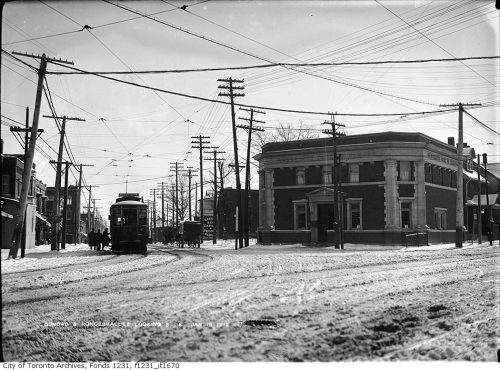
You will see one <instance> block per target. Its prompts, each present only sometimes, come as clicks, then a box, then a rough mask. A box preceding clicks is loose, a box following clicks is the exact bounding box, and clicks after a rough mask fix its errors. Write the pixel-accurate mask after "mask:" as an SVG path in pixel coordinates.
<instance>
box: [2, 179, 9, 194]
mask: <svg viewBox="0 0 500 370" xmlns="http://www.w3.org/2000/svg"><path fill="white" fill-rule="evenodd" d="M9 194H10V176H9V175H8V174H3V175H2V195H9Z"/></svg>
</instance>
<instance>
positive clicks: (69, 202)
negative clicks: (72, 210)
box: [67, 195, 72, 206]
mask: <svg viewBox="0 0 500 370" xmlns="http://www.w3.org/2000/svg"><path fill="white" fill-rule="evenodd" d="M71 199H72V197H71V195H68V203H67V205H68V206H70V205H71Z"/></svg>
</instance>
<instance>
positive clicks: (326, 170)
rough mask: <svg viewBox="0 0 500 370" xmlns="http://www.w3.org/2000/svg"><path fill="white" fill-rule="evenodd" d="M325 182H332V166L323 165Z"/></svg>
mask: <svg viewBox="0 0 500 370" xmlns="http://www.w3.org/2000/svg"><path fill="white" fill-rule="evenodd" d="M322 170H323V184H331V183H332V182H333V181H332V167H331V166H323V169H322Z"/></svg>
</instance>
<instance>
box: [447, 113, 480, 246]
mask: <svg viewBox="0 0 500 370" xmlns="http://www.w3.org/2000/svg"><path fill="white" fill-rule="evenodd" d="M480 105H481V104H467V103H466V104H464V103H458V104H443V105H441V106H442V107H456V106H458V144H457V200H456V217H455V219H456V222H455V226H456V228H455V248H462V247H463V240H464V166H463V160H464V106H468V107H474V106H480Z"/></svg>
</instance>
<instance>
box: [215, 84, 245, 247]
mask: <svg viewBox="0 0 500 370" xmlns="http://www.w3.org/2000/svg"><path fill="white" fill-rule="evenodd" d="M217 81H219V82H225V83H227V85H220V86H219V89H222V90H228V91H229V93H219V96H229V98H230V101H231V122H232V124H233V148H234V164H235V166H236V197H237V199H236V201H237V204H238V205H237V207H238V211H237V218H238V225H237V226H238V233H237V235H236V239H237V240H238V241H239V247H240V248H242V247H243V233H242V227H241V226H242V222H241V221H242V217H241V216H242V212H241V183H240V171H239V161H238V141H237V138H236V116H235V114H234V98H235V97H243V96H245V94H243V93H238V92H235V90H236V91H238V90H239V91H242V90H243V89H244V88H245V87H243V86H234V84H242V83H243V82H244V81H243V80H235V79H233V78H231V77H230V78H227V79H224V78H220V79H218V80H217ZM235 249H238V244H237V243H236V245H235Z"/></svg>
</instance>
